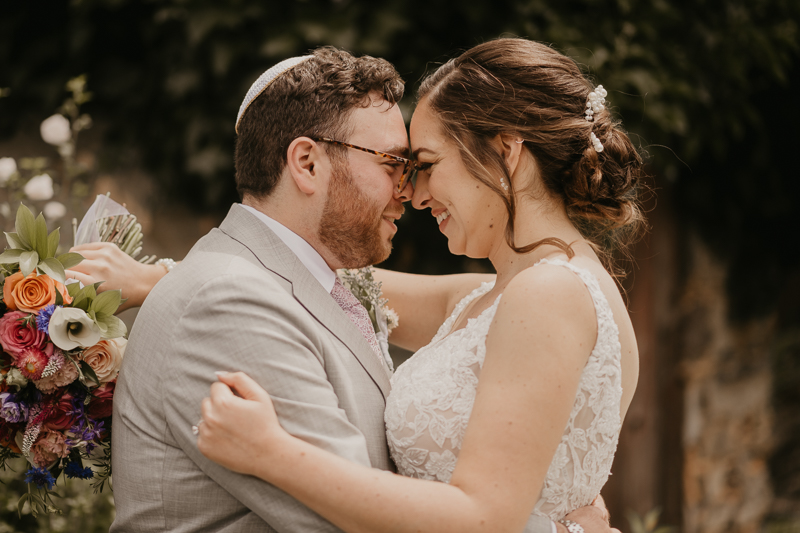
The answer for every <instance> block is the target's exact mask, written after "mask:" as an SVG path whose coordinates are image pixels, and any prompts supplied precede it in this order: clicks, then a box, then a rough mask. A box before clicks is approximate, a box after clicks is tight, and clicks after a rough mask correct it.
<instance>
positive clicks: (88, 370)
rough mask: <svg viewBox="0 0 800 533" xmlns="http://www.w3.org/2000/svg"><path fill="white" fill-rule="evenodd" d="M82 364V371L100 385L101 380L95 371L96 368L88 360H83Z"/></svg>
mask: <svg viewBox="0 0 800 533" xmlns="http://www.w3.org/2000/svg"><path fill="white" fill-rule="evenodd" d="M80 365H81V372H83V375H84V376H86V377H88V378H89V379H91V380H92V381H94V382H95V383H97V384H98V385H100V380H99V379H97V374H95V373H94V370H92V367H90V366H89V363H87V362H86V361H81V362H80Z"/></svg>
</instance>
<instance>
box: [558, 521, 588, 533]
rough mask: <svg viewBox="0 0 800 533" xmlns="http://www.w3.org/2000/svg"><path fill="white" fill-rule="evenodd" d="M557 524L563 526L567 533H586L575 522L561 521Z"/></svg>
mask: <svg viewBox="0 0 800 533" xmlns="http://www.w3.org/2000/svg"><path fill="white" fill-rule="evenodd" d="M558 523H559V524H563V525H564V527H566V528H567V531H569V533H586V532H585V531H584V529H583V526H582V525H580V524H579V523H577V522H573V521H572V520H566V519H561V520H559V521H558Z"/></svg>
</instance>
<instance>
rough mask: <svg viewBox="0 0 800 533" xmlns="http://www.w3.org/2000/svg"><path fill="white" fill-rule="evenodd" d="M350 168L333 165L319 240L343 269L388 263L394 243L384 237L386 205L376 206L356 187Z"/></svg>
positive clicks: (339, 164)
mask: <svg viewBox="0 0 800 533" xmlns="http://www.w3.org/2000/svg"><path fill="white" fill-rule="evenodd" d="M349 167H350V166H349V164H348V163H346V162H341V163H338V162H337V163H336V164H334V169H333V175H332V176H331V186H330V189H329V191H328V199H327V200H326V201H325V207H324V208H323V210H322V219H321V221H320V228H319V239H320V241H321V242H322V244H324V245H325V247H327V248H328V250H330V251H331V253H333V255H335V256H336V257H337V259H339V261H340V263H341V264H342V265H343V266H344V268H361V267H365V266H369V265H374V264H376V263H380V262H381V261H384V260H386V258H387V257H389V254H390V253H391V251H392V241H391V239H387V240H383V239H382V238H381V224H382V223H383V212H384V209H385V208H386V206H377V205H374V204H373V203H372V202H371V201H370V200H369V198H368V197H367V196H366V195H365V194H364V193H362V192H361V191H360V190H359V189H358V187H356V186H355V184H354V183H353V179H352V178H351V176H350V172H349V171H350V168H349ZM402 210H403V207H402V205H401V206H400V212H401V213H402Z"/></svg>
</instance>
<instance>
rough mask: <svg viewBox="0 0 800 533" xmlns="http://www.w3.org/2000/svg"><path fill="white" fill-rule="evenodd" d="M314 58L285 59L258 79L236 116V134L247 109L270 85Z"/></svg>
mask: <svg viewBox="0 0 800 533" xmlns="http://www.w3.org/2000/svg"><path fill="white" fill-rule="evenodd" d="M312 57H314V56H300V57H290V58H289V59H284V60H283V61H281V62H280V63H278V64H277V65H275V66H274V67H272V68H270V69H269V70H268V71H266V72H265V73H264V74H262V75H261V76H259V77H258V79H257V80H256V81H255V82H254V83H253V85H251V86H250V90H249V91H247V95H245V97H244V102H242V105H241V106H240V107H239V114H238V115H237V116H236V127H235V129H236V133H239V122H240V121H241V120H242V115H244V112H245V111H247V108H248V107H249V106H250V104H251V103H253V100H255V99H256V98H258V95H259V94H261V93H262V92H263V91H264V89H266V88H267V87H269V84H270V83H272V82H273V81H275V80H276V79H278V78H279V77H280V76H281V74H283V73H284V72H286V71H287V70H289V69H292V68H294V67H296V66H297V65H299V64H300V63H302V62H303V61H307V60H309V59H311V58H312Z"/></svg>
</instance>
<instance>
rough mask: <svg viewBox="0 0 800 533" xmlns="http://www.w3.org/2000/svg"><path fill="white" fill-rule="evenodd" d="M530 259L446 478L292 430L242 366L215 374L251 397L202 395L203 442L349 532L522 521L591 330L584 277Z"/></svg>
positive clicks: (219, 457)
mask: <svg viewBox="0 0 800 533" xmlns="http://www.w3.org/2000/svg"><path fill="white" fill-rule="evenodd" d="M533 270H534V269H531V271H533ZM535 270H536V271H537V273H538V274H539V275H536V276H534V275H532V272H531V271H528V272H523V273H522V274H520V275H518V276H517V278H515V279H514V280H513V281H512V282H511V283H510V284H509V286H508V287H507V288H506V290H505V291H504V292H505V296H503V299H502V300H501V302H500V305H499V308H498V310H497V314H496V316H495V320H494V322H493V323H492V326H491V329H490V331H489V337H488V339H487V356H486V361H485V365H484V367H483V370H482V372H481V379H480V383H479V386H478V391H477V396H476V400H475V405H474V409H473V411H472V415H471V418H470V422H469V426H468V428H467V431H466V435H465V437H464V444H463V447H462V449H461V454H460V457H459V459H458V463H457V466H456V468H455V471H454V473H453V476H452V479H451V482H450V484H444V483H437V482H432V481H423V480H419V479H411V478H405V477H402V476H399V475H394V474H389V473H385V472H380V471H377V470H374V469H370V468H366V467H362V466H358V465H355V464H353V463H350V462H348V461H346V460H344V459H341V458H339V457H337V456H335V455H333V454H330V453H328V452H325V451H323V450H321V449H319V448H317V447H315V446H313V445H311V444H308V443H306V442H304V441H301V440H299V439H297V438H295V437H292V436H291V435H289V434H287V433H286V432H284V431H283V430H282V429H281V428H280V426H279V425H278V423H277V418H276V416H275V414H274V411H273V409H272V407H271V403H270V400H269V396H268V395H267V394H266V392H264V391H263V389H260V388H259V387H258V386H257V385H255V383H254V382H252V381H251V380H248V378H246V377H245V376H244V375H243V374H231V375H227V376H222V377H221V378H220V379H221V380H222V381H223V382H224V383H226V384H228V385H231V386H233V387H234V388H235V389H236V390H237V392H239V393H240V394H242V396H243V397H244V398H248V400H245V399H242V398H238V397H236V396H234V394H233V393H232V392H231V390H230V389H229V388H228V387H227V386H226V385H223V384H221V383H216V384H214V386H213V387H212V397H211V398H210V399H209V398H207V399H206V400H204V403H203V420H204V423H203V424H201V425H200V438H199V440H198V446H199V447H200V451H201V452H202V453H203V454H205V455H206V456H208V457H209V458H211V459H213V460H214V461H217V462H219V463H220V464H222V465H224V466H227V467H228V468H231V469H233V470H236V471H239V472H244V473H248V474H252V475H255V476H258V477H260V478H262V479H264V480H266V481H268V482H269V483H272V484H274V485H277V486H278V487H280V488H281V489H283V490H284V491H286V492H288V493H289V494H291V495H292V496H294V497H295V498H297V499H298V500H300V501H302V502H303V503H305V504H306V505H307V506H309V507H310V508H311V509H313V510H315V511H316V512H317V513H319V514H321V515H322V516H324V517H326V518H327V519H328V520H330V521H331V522H333V523H334V524H336V525H337V526H339V527H341V528H342V529H344V530H345V531H351V532H362V531H364V532H368V531H401V532H403V531H409V532H422V531H432V532H442V533H443V532H448V531H453V532H459V533H463V532H469V531H481V532H485V531H487V530H491V531H522V529H523V527H524V525H525V523H526V521H527V520H528V517H529V515H530V513H531V511H532V509H533V506H534V505H535V503H536V501H537V499H538V497H539V494H540V491H541V488H542V483H543V481H544V478H545V475H546V473H547V470H548V467H549V465H550V462H551V459H552V457H553V455H554V453H555V450H556V447H557V445H558V443H559V441H560V439H561V435H562V433H563V430H564V427H565V426H566V423H567V419H568V417H569V413H570V410H571V407H572V404H573V401H574V398H575V393H576V390H577V387H578V382H579V379H580V374H581V371H582V369H583V367H584V366H585V364H586V360H587V358H588V356H589V352H590V350H591V347H592V346H593V344H594V340H595V335H596V319H595V315H594V307H593V305H592V302H591V299H590V297H589V296H588V295H587V293H586V290H585V288H584V287H583V285H582V284H581V282H580V281H579V280H578V279H577V278H576V277H575V276H572V275H571V274H570V273H569V272H567V271H564V270H563V269H546V268H540V269H535ZM531 302H535V305H532V304H531ZM249 399H255V400H257V401H250V400H249ZM532 406H533V407H532Z"/></svg>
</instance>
